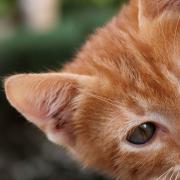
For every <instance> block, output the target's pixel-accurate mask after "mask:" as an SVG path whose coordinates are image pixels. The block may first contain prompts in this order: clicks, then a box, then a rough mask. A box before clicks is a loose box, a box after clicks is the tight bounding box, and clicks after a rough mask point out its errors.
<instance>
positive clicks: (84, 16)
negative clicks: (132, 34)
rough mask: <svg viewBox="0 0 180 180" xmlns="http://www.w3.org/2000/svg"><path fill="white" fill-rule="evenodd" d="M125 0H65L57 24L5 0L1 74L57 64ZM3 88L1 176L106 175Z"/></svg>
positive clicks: (9, 179)
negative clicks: (52, 138)
mask: <svg viewBox="0 0 180 180" xmlns="http://www.w3.org/2000/svg"><path fill="white" fill-rule="evenodd" d="M121 3H122V0H74V1H73V0H64V1H63V2H61V5H59V13H58V15H59V17H58V18H57V19H58V20H57V23H56V25H54V27H53V28H51V29H50V30H46V31H34V30H31V29H30V27H28V26H26V25H25V22H24V20H23V15H22V13H21V11H20V10H19V7H18V2H17V1H15V0H0V77H1V79H2V80H3V78H4V77H5V76H7V75H10V74H15V73H22V72H23V73H24V72H41V71H46V70H48V69H52V70H57V69H59V68H60V67H61V65H62V64H63V63H64V62H65V61H67V60H70V59H72V57H73V55H74V53H75V52H76V51H77V50H78V49H79V47H80V46H81V45H82V44H83V42H84V41H85V39H87V37H88V36H89V34H91V33H92V32H94V30H95V29H96V27H98V26H101V25H103V24H104V23H105V22H106V21H108V20H109V19H110V18H111V17H112V16H113V15H115V14H116V12H117V11H118V9H119V7H120V4H121ZM0 85H1V89H0V180H104V179H107V178H105V177H103V176H102V175H100V174H98V173H97V172H94V171H92V170H84V169H82V168H81V165H78V164H77V163H75V162H74V161H73V160H72V159H70V158H69V156H68V155H67V154H66V153H65V152H64V151H63V149H62V148H59V147H58V146H56V145H53V144H51V143H50V142H49V141H48V140H47V139H46V138H45V136H44V135H43V134H42V133H41V132H40V131H39V130H38V129H36V128H35V127H34V126H33V125H31V124H30V123H28V122H27V121H26V120H25V119H24V118H23V117H22V116H21V115H20V114H18V113H17V112H16V111H15V110H14V109H13V108H12V107H10V105H9V104H8V102H7V100H6V98H5V96H4V90H3V86H2V83H1V84H0Z"/></svg>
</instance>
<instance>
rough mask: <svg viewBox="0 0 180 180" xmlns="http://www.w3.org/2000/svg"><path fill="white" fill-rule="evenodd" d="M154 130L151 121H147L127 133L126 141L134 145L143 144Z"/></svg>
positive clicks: (154, 127)
mask: <svg viewBox="0 0 180 180" xmlns="http://www.w3.org/2000/svg"><path fill="white" fill-rule="evenodd" d="M155 131H156V126H155V125H154V124H153V123H151V122H147V123H144V124H141V125H140V126H138V127H136V128H135V129H134V130H133V131H131V132H130V133H129V135H128V136H127V141H128V142H130V143H132V144H136V145H141V144H145V143H147V142H148V141H150V140H151V138H152V137H153V135H154V133H155Z"/></svg>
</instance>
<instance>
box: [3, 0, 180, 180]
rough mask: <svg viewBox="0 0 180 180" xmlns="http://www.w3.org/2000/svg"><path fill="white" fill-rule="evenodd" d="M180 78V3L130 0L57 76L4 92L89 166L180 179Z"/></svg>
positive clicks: (15, 83) (26, 79) (33, 78)
mask: <svg viewBox="0 0 180 180" xmlns="http://www.w3.org/2000/svg"><path fill="white" fill-rule="evenodd" d="M179 80H180V0H130V2H128V3H127V4H125V5H124V6H123V7H122V9H121V11H120V13H119V14H118V15H117V16H116V17H114V18H113V19H112V20H111V21H110V22H109V23H107V24H106V25H105V26H104V27H102V28H100V29H98V30H97V32H96V33H95V34H94V35H92V36H91V37H90V38H89V40H88V41H87V42H86V43H85V45H84V46H83V47H82V49H81V50H80V51H79V52H78V53H77V55H76V56H75V58H74V59H73V61H72V62H69V63H67V64H65V65H64V67H63V68H62V69H61V70H60V71H59V72H48V73H40V74H33V73H32V74H20V75H13V76H11V77H7V78H6V79H5V85H4V86H5V93H6V96H7V99H8V100H9V102H10V103H11V105H12V106H13V107H15V108H16V109H17V110H18V111H19V112H20V113H21V114H22V115H23V116H24V117H26V118H27V119H28V120H29V121H30V122H32V123H33V124H35V125H36V126H37V127H39V128H40V129H41V130H42V131H43V132H44V133H45V134H46V135H47V137H48V138H49V140H51V141H52V142H54V143H56V144H58V145H62V146H64V147H65V148H67V150H68V151H69V152H70V153H71V154H72V156H74V157H75V158H76V159H77V160H79V161H81V162H82V163H83V164H84V166H86V167H95V168H96V169H98V170H100V171H102V172H105V173H107V174H108V175H110V176H111V177H113V178H116V179H121V180H132V179H133V180H145V179H164V178H167V179H168V178H169V179H170V178H171V179H175V180H176V179H178V178H180V172H179V171H180V119H179V117H180V116H179V115H180V81H179ZM57 158H58V157H57Z"/></svg>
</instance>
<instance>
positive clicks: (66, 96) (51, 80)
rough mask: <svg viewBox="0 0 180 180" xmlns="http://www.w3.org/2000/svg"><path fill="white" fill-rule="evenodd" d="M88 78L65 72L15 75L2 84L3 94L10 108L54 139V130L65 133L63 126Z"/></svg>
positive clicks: (70, 115)
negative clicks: (3, 87)
mask: <svg viewBox="0 0 180 180" xmlns="http://www.w3.org/2000/svg"><path fill="white" fill-rule="evenodd" d="M90 79H91V78H90V77H88V76H83V75H74V74H65V73H64V74H60V73H47V74H22V75H15V76H12V77H9V78H7V80H6V81H5V92H6V96H7V99H8V100H9V102H10V103H11V105H12V106H13V107H14V108H16V109H17V110H18V111H19V112H20V113H21V114H22V115H24V116H25V117H26V118H27V119H28V120H29V121H30V122H32V123H34V124H35V125H36V126H38V127H39V128H40V129H42V130H43V131H44V132H45V133H47V134H48V136H49V133H50V136H51V137H52V136H53V138H55V133H57V132H58V131H60V132H63V133H66V132H64V129H65V128H64V124H68V122H70V121H71V120H72V118H73V115H74V112H75V110H76V107H77V104H78V100H77V97H78V96H79V94H80V91H79V90H80V88H83V86H84V84H87V82H88V81H89V80H90ZM66 129H67V127H66ZM69 131H72V130H69ZM51 140H52V139H51ZM53 141H56V140H54V139H53ZM58 143H59V142H58Z"/></svg>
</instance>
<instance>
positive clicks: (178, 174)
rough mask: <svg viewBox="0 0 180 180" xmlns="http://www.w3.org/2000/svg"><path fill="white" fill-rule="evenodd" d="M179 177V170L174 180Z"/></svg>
mask: <svg viewBox="0 0 180 180" xmlns="http://www.w3.org/2000/svg"><path fill="white" fill-rule="evenodd" d="M178 177H179V171H178V172H177V174H176V177H175V179H174V180H177V179H178Z"/></svg>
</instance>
